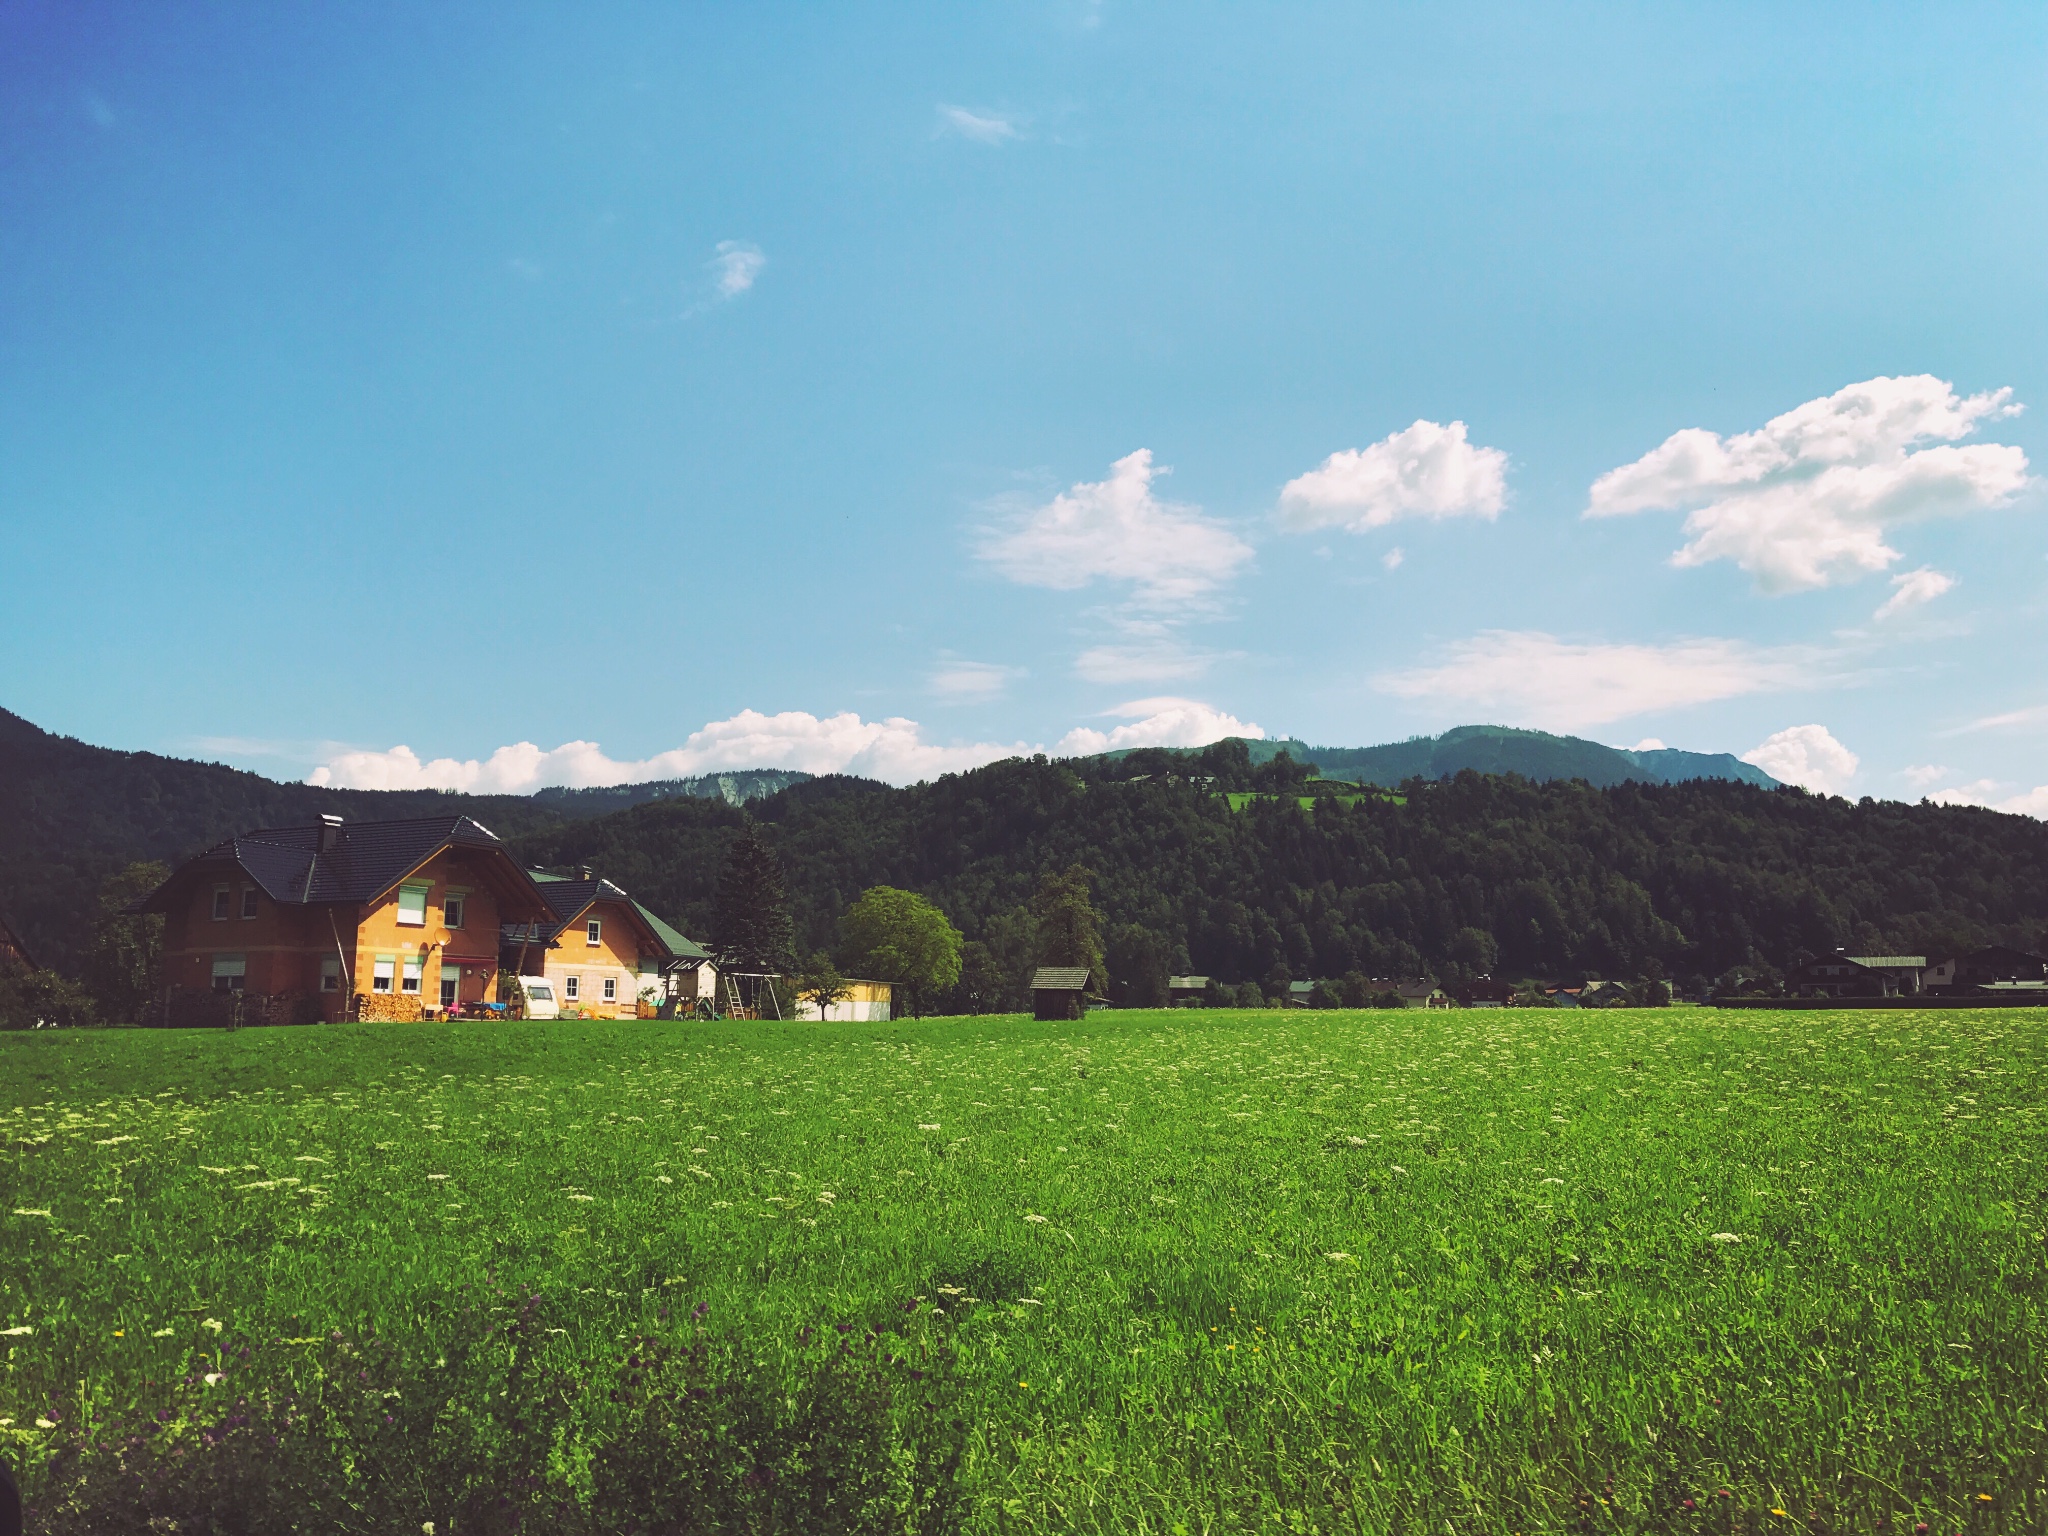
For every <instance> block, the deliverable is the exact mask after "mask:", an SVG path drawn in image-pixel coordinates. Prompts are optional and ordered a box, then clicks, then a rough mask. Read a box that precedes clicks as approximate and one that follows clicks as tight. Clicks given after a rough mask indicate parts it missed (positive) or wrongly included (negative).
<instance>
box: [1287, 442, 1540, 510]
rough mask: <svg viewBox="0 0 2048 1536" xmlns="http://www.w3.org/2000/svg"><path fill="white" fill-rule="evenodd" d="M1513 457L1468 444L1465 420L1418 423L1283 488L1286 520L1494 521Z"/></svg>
mask: <svg viewBox="0 0 2048 1536" xmlns="http://www.w3.org/2000/svg"><path fill="white" fill-rule="evenodd" d="M1507 468H1508V456H1507V455H1506V454H1505V453H1503V452H1501V450H1500V449H1498V448H1480V447H1475V446H1474V445H1473V444H1471V443H1469V442H1467V441H1466V438H1465V423H1463V422H1462V421H1454V422H1452V423H1451V424H1450V425H1449V426H1443V425H1441V424H1440V423H1438V422H1434V421H1417V422H1416V423H1415V424H1414V425H1413V426H1411V427H1408V428H1406V429H1405V430H1403V431H1400V432H1394V433H1390V434H1389V435H1388V436H1386V437H1383V438H1381V439H1380V440H1379V441H1378V442H1376V443H1374V444H1373V445H1372V446H1371V447H1369V448H1346V449H1344V450H1343V451H1342V452H1339V453H1333V454H1331V455H1330V456H1329V457H1328V458H1327V459H1325V460H1323V462H1322V464H1321V466H1320V467H1319V468H1316V469H1312V470H1310V471H1309V472H1308V473H1307V474H1305V475H1298V476H1296V477H1295V478H1294V479H1292V480H1290V481H1288V482H1287V484H1286V485H1285V486H1284V487H1282V489H1281V491H1280V522H1281V525H1282V526H1283V527H1287V528H1292V529H1294V530H1295V531H1297V532H1301V531H1304V530H1306V529H1310V528H1348V529H1350V530H1351V531H1352V532H1353V533H1363V532H1364V531H1365V530H1366V529H1368V528H1384V527H1385V526H1386V525H1387V524H1389V523H1391V522H1393V521H1394V520H1395V519H1397V518H1403V517H1431V518H1442V517H1484V518H1489V519H1490V518H1495V517H1498V516H1499V515H1500V509H1501V506H1502V505H1503V503H1505V502H1506V500H1507Z"/></svg>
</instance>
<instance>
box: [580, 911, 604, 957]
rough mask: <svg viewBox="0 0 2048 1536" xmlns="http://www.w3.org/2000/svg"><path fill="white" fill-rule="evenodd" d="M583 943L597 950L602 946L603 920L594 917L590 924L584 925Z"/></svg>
mask: <svg viewBox="0 0 2048 1536" xmlns="http://www.w3.org/2000/svg"><path fill="white" fill-rule="evenodd" d="M583 942H584V944H585V945H586V946H587V947H588V948H591V949H596V948H597V947H598V946H599V945H600V944H602V943H603V942H604V919H603V918H601V917H593V918H592V919H590V921H589V922H587V923H585V924H584V925H583Z"/></svg>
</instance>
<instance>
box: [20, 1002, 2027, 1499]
mask: <svg viewBox="0 0 2048 1536" xmlns="http://www.w3.org/2000/svg"><path fill="white" fill-rule="evenodd" d="M2044 1069H2048V1030H2044V1021H2043V1020H2042V1019H2041V1018H2040V1017H2039V1016H2038V1015H2036V1014H2035V1013H2034V1012H2032V1011H2031V1010H2015V1011H1981V1010H1980V1011H1955V1012H1940V1011H1935V1010H1929V1011H1926V1012H1918V1013H1901V1012H1887V1013H1854V1012H1832V1013H1799V1014H1795V1013H1783V1014H1772V1013H1751V1012H1743V1013H1726V1014H1717V1013H1712V1012H1708V1011H1704V1010H1692V1009H1672V1010H1644V1011H1619V1010H1617V1011H1606V1012H1598V1013H1595V1012H1584V1013H1580V1012H1570V1011H1566V1012H1553V1011H1547V1010H1504V1011H1503V1010H1477V1011H1469V1012H1455V1013H1437V1014H1425V1013H1421V1012H1409V1013H1402V1012H1360V1013H1352V1012H1330V1013H1320V1012H1319V1013H1306V1012H1297V1013H1284V1014H1283V1013H1254V1012H1242V1013H1240V1012H1208V1013H1196V1012H1176V1013H1138V1012H1131V1013H1107V1014H1096V1015H1093V1016H1091V1017H1090V1018H1089V1019H1087V1020H1086V1021H1085V1022H1082V1023H1076V1024H1038V1023H1032V1022H1029V1021H1026V1020H1022V1019H1016V1018H997V1019H986V1018H983V1019H944V1020H927V1021H923V1022H918V1023H911V1022H905V1023H899V1024H892V1025H822V1026H821V1025H779V1024H683V1023H665V1022H641V1023H617V1024H609V1023H588V1022H583V1023H552V1024H511V1025H484V1024H443V1025H432V1024H430V1025H392V1024H376V1025H360V1026H327V1027H318V1028H307V1029H295V1030H249V1031H243V1032H241V1033H235V1034H227V1033H211V1032H158V1031H133V1030H131V1031H109V1032H64V1033H56V1032H51V1033H45V1034H34V1035H10V1036H0V1134H4V1140H5V1157H4V1162H0V1169H4V1179H5V1185H6V1188H5V1191H4V1196H0V1205H4V1210H0V1445H4V1448H5V1449H6V1451H7V1453H8V1455H9V1457H10V1459H11V1460H13V1461H14V1463H15V1464H16V1466H17V1467H18V1468H21V1469H22V1471H23V1474H24V1482H25V1488H26V1491H27V1493H28V1497H29V1502H30V1503H31V1505H32V1506H34V1508H35V1509H36V1511H37V1518H38V1519H39V1520H41V1521H42V1522H43V1523H42V1524H41V1525H40V1526H38V1527H35V1528H37V1529H43V1530H49V1531H73V1530H77V1531H90V1530H100V1531H104V1530H118V1529H127V1528H134V1529H157V1530H165V1529H171V1528H173V1527H172V1525H171V1524H169V1523H167V1522H175V1528H176V1529H178V1530H179V1531H182V1532H186V1533H190V1532H193V1531H205V1530H221V1531H230V1530H232V1531H250V1532H255V1531H269V1530H273V1529H275V1530H286V1529H298V1530H303V1531H326V1530H334V1531H404V1532H407V1533H413V1532H422V1531H425V1530H428V1529H430V1528H431V1530H432V1531H433V1532H434V1533H435V1536H447V1533H449V1532H451V1531H453V1532H457V1533H462V1536H467V1533H470V1532H484V1531H516V1530H525V1531H534V1532H539V1531H585V1530H587V1531H640V1530H649V1531H653V1530H661V1531H670V1530H675V1531H682V1530H726V1529H742V1530H763V1531H765V1530H784V1531H807V1532H809V1531H825V1530H875V1531H884V1530H886V1531H952V1530H962V1531H974V1532H983V1531H986V1532H995V1531H1016V1532H1039V1531H1045V1532H1051V1531H1062V1532H1064V1531H1087V1532H1095V1531H1100V1532H1112V1531H1113V1532H1132V1533H1136V1532H1157V1533H1197V1532H1252V1531H1274V1532H1311V1531H1314V1532H1354V1531H1358V1532H1380V1531H1418V1532H1419V1531H1432V1532H1435V1531H1442V1532H1449V1533H1463V1532H1501V1533H1513V1532H1535V1531H1580V1530H1584V1531H1691V1530H1699V1531H1716V1532H1719V1531H1731V1530H1742V1531H1750V1530H1778V1529H1783V1530H1791V1529H1795V1528H1796V1529H1798V1530H1801V1531H1813V1530H1828V1531H1834V1530H1856V1531H1875V1530H1900V1531H1907V1532H1910V1531H1912V1530H1913V1529H1914V1528H1915V1524H1916V1522H1927V1524H1928V1528H1929V1529H1930V1530H1932V1531H1933V1532H1935V1533H1937V1536H1941V1533H1947V1532H1951V1531H2039V1530H2041V1529H2044V1528H2048V1490H2044V1478H2048V1429H2044V1421H2043V1414H2044V1411H2048V1294H2044V1280H2048V1244H2044V1233H2048V1209H2044V1202H2048V1121H2044V1116H2043V1111H2044V1107H2048V1095H2044V1091H2043V1082H2044ZM151 1521H155V1522H156V1524H155V1525H154V1526H152V1525H150V1523H149V1522H151Z"/></svg>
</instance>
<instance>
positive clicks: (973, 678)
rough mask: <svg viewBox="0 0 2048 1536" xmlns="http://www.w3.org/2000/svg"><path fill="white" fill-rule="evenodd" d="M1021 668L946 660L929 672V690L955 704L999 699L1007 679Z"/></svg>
mask: <svg viewBox="0 0 2048 1536" xmlns="http://www.w3.org/2000/svg"><path fill="white" fill-rule="evenodd" d="M1022 671H1023V669H1022V668H1021V667H1005V666H998V665H997V664H996V663H995V662H992V661H957V660H952V659H948V660H946V661H943V662H941V663H940V664H939V669H938V670H937V671H936V672H934V673H932V675H931V686H932V692H933V693H936V694H937V695H938V696H939V697H940V698H942V699H947V700H950V701H952V702H954V703H958V704H979V703H985V702H986V701H988V700H990V699H996V698H1001V697H1002V695H1003V691H1004V690H1005V689H1006V688H1008V687H1009V685H1010V679H1011V678H1013V677H1016V676H1018V675H1019V674H1020V673H1021V672H1022Z"/></svg>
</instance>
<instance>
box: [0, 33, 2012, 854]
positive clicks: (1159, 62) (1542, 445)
mask: <svg viewBox="0 0 2048 1536" xmlns="http://www.w3.org/2000/svg"><path fill="white" fill-rule="evenodd" d="M2044 85H2048V11H2043V10H2042V9H2041V8H2040V7H2038V6H2008V7H1968V6H1957V5H1944V6H1939V7H1933V6H1928V7H1900V6H1867V7H1865V6H1859V7H1806V8H1790V7H1785V6H1755V7H1740V6H1729V5H1715V6H1711V7H1709V6H1701V7H1694V8H1683V7H1641V6H1598V5H1580V6H1569V7H1564V6H1560V7H1553V8H1548V9H1545V10H1538V9H1536V8H1530V7H1507V6H1502V7H1485V6H1459V5H1444V4H1437V5H1377V6H1375V5H1357V4H1345V5H1332V6H1327V7H1317V6H1312V5H1298V6H1289V7H1285V8H1271V9H1260V8H1251V7H1241V6H1236V7H1215V8H1205V7H1202V6H1198V5H1189V4H1176V5H1171V6H1168V5H1157V6H1142V5H1127V4H1123V3H1119V0H1104V3H1101V4H1093V3H1087V0H1071V3H1069V0H1052V3H1045V4H1036V5H990V6H985V7H982V8H979V9H976V10H963V9H962V8H958V7H946V8H943V9H942V8H937V7H931V8H918V7H914V6H909V5H903V4H894V5H889V6H875V7H858V6H851V5H848V6H838V7H830V8H826V7H795V6H785V7H774V6H752V7H694V8H685V7H680V6H669V5H662V6H647V7H641V8H635V7H628V6H607V7H567V6H562V7H551V8H540V7H524V8H519V7H503V6H473V7H472V6H462V5H448V6H441V7H435V8H432V9H431V10H427V11H422V10H421V9H420V8H417V7H400V6H375V5H364V6H355V7H347V8H337V7H327V8H310V7H309V8H295V9H280V8H276V7H258V6H242V5H233V4H209V5H179V4H171V3H167V4H163V5H158V6H151V7H131V6H92V5H77V4H64V5H58V4H47V3H27V4H16V5H13V6H10V7H8V8H6V9H4V10H0V575H4V577H5V592H6V597H5V601H4V603H0V705H4V706H5V707H7V708H9V709H12V710H14V711H16V712H17V713H20V714H23V715H25V716H27V717H29V718H30V719H32V720H35V721H36V722H37V723H39V724H41V725H44V726H46V727H48V728H50V729H54V730H59V731H63V732H66V733H69V734H73V735H77V736H80V737H83V738H85V739H87V740H90V741H95V742H100V743H104V744H106V745H110V746H119V747H127V748H148V749H152V750H158V751H166V752H173V753H179V754H185V755H200V756H207V757H213V758H217V759H221V760H225V761H230V762H234V763H237V764H240V765H242V766H247V767H252V768H255V769H257V770H259V771H262V772H266V773H270V774H273V775H275V776H278V777H304V776H307V775H309V774H319V775H323V776H324V777H325V778H327V779H328V780H330V781H332V782H348V783H363V784H402V783H424V782H433V783H446V784H450V785H455V786H462V787H474V788H524V787H530V786H531V785H533V784H536V783H539V782H543V781H550V780H552V781H564V782H599V781H605V780H615V779H618V778H621V777H643V776H654V775H657V774H660V775H666V774H670V773H679V772H690V771H702V770H705V769H709V768H718V767H728V766H747V765H751V764H759V765H764V766H765V765H778V766H780V765H787V766H797V767H805V768H812V769H824V768H835V767H845V768H849V769H851V770H853V771H861V772H870V773H876V774H879V775H882V776H885V777H890V778H894V779H899V780H901V779H908V778H915V777H921V776H924V775H926V774H929V773H933V772H938V771H943V770H945V769H947V768H951V767H958V766H963V765H965V764H967V763H970V762H974V761H981V760H986V759H987V758H989V757H992V756H996V755H1001V754H1003V753H1005V752H1008V751H1011V750H1015V749H1017V748H1018V747H1020V746H1022V747H1026V748H1032V747H1045V748H1048V749H1053V750H1065V751H1077V750H1086V749H1090V748H1095V747H1099V746H1101V745H1104V744H1124V743H1130V742H1138V741H1165V742H1193V741H1197V740H1202V739H1208V738H1210V737H1213V736H1214V735H1215V734H1217V733H1219V732H1223V731H1228V730H1237V729H1243V728H1248V727H1250V726H1254V725H1255V726H1257V727H1259V728H1262V729H1263V730H1264V731H1265V732H1267V733H1269V734H1281V733H1286V734H1292V735H1296V736H1301V737H1305V738H1307V739H1309V740H1312V741H1317V742H1323V743H1329V744H1344V745H1354V744H1368V743H1373V742H1378V741H1385V740H1392V739H1398V738H1400V737H1403V736H1406V735H1410V734H1413V733H1416V732H1421V731H1435V730H1438V729H1442V728H1443V727H1446V726H1450V725H1455V724H1461V723H1470V722H1475V721H1500V722H1504V723H1511V724H1520V725H1531V726H1537V727H1543V728H1548V729H1554V730H1562V731H1570V732H1573V733H1576V734H1582V735H1588V736H1592V737H1595V738H1597V739H1600V740H1605V741H1611V742H1615V743H1617V744H1621V745H1633V744H1634V743H1636V742H1638V741H1642V740H1645V739H1657V740H1661V741H1664V742H1667V743H1669V744H1670V745H1673V746H1684V747H1690V748H1695V749H1702V750H1730V751H1737V752H1747V751H1750V750H1752V749H1755V748H1758V747H1760V746H1762V745H1764V744H1765V743H1767V742H1768V743H1772V745H1771V746H1769V747H1768V749H1767V750H1766V753H1765V755H1764V758H1763V759H1762V760H1764V761H1765V762H1766V766H1770V767H1772V768H1773V770H1774V771H1781V772H1782V773H1783V774H1784V775H1787V776H1796V777H1802V778H1804V779H1805V780H1806V781H1807V782H1810V783H1813V784H1815V785H1818V786H1822V787H1828V788H1832V789H1836V790H1839V791H1841V792H1845V793H1852V794H1874V795H1878V796H1880V797H1891V796H1902V797H1914V796H1918V795H1920V794H1922V793H1937V794H1948V795H1950V796H1953V797H1959V798H1973V799H1977V800H1983V801H1989V802H1992V803H1999V804H2007V805H2011V806H2014V807H2015V808H2021V809H2030V810H2033V811H2035V812H2036V813H2037V814H2044V813H2048V788H2041V787H2040V786H2043V785H2044V783H2048V763H2044V762H2043V752H2042V748H2043V745H2044V743H2048V667H2044V665H2043V657H2044V653H2048V648H2044V646H2043V642H2042V635H2043V621H2044V617H2048V528H2044V519H2043V515H2042V514H2043V509H2044V505H2048V498H2044V495H2043V491H2042V488H2041V479H2040V477H2041V476H2042V475H2043V474H2044V473H2048V470H2044V468H2043V466H2044V464H2048V444H2044V442H2043V440H2042V432H2043V426H2042V420H2043V417H2042V411H2043V409H2044V407H2048V346H2044V344H2043V343H2044V341H2048V334H2044V332H2048V303H2044V299H2048V293H2044V288H2048V263H2044V262H2043V261H2042V259H2041V253H2042V251H2043V250H2044V249H2048V239H2044V235H2048V195H2044V194H2048V185H2044V183H2048V169H2044V168H2048V156H2044V154H2043V150H2044V148H2048V143H2044V141H2048V108H2044V103H2048V91H2044ZM1674 434H1678V436H1676V437H1674ZM1880 614H1881V615H1882V616H1879V615H1880ZM400 748H403V749H405V750H404V751H403V752H401V751H399V750H397V749H400ZM501 749H502V750H501Z"/></svg>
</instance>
